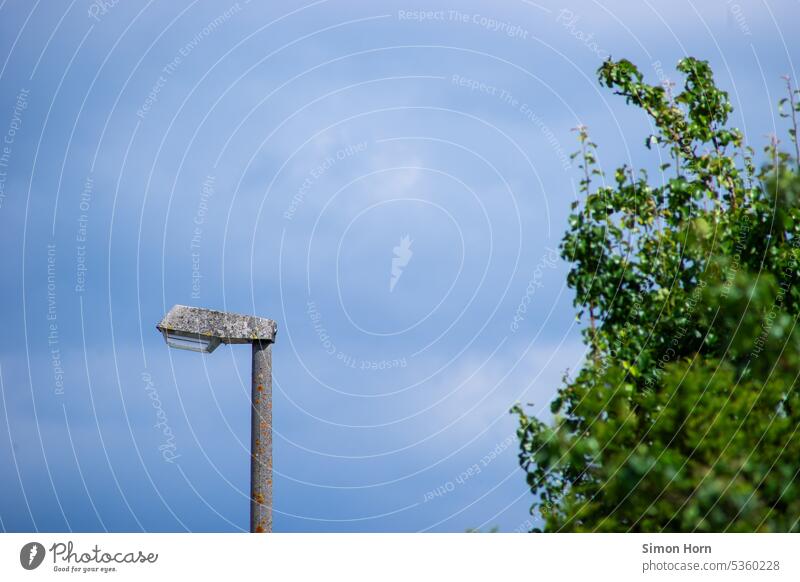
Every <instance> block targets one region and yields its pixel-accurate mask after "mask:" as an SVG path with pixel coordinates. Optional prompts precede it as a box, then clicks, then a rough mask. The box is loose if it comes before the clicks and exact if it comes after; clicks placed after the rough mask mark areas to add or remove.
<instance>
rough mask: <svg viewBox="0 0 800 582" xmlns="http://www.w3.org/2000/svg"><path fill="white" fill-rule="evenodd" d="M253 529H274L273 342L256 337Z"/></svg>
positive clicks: (254, 363) (254, 353)
mask: <svg viewBox="0 0 800 582" xmlns="http://www.w3.org/2000/svg"><path fill="white" fill-rule="evenodd" d="M250 422H251V426H250V431H251V435H250V531H251V532H254V533H269V532H271V531H272V342H270V341H261V340H255V341H253V387H252V416H251V421H250Z"/></svg>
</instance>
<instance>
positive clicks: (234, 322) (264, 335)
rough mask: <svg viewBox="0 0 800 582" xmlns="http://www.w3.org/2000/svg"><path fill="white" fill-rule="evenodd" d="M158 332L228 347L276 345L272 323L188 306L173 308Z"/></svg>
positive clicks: (251, 316) (160, 324) (273, 324)
mask: <svg viewBox="0 0 800 582" xmlns="http://www.w3.org/2000/svg"><path fill="white" fill-rule="evenodd" d="M156 328H157V329H158V330H159V331H160V332H162V333H169V332H177V333H178V334H183V335H188V336H198V337H204V336H205V337H216V338H219V339H220V341H221V342H222V343H225V344H246V343H252V342H254V341H256V340H261V341H268V342H273V341H275V333H276V332H277V325H276V323H275V322H274V321H272V320H271V319H266V318H263V317H255V316H253V315H239V314H237V313H226V312H224V311H215V310H213V309H201V308H199V307H187V306H186V305H175V306H173V308H172V309H170V310H169V313H167V314H166V315H165V316H164V319H162V320H161V322H160V323H159V324H158V325H157V326H156Z"/></svg>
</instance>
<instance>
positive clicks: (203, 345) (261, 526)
mask: <svg viewBox="0 0 800 582" xmlns="http://www.w3.org/2000/svg"><path fill="white" fill-rule="evenodd" d="M156 328H157V329H158V331H160V332H161V333H163V334H164V339H165V340H166V342H167V345H168V346H169V347H171V348H178V349H181V350H191V351H194V352H203V353H206V354H208V353H211V352H213V351H214V350H215V349H216V348H217V346H218V345H219V344H220V343H223V344H251V345H252V346H253V373H252V388H251V399H252V401H251V407H252V413H251V417H250V531H251V532H256V533H265V532H271V531H272V344H273V343H274V342H275V332H276V331H277V326H276V324H275V322H274V321H272V320H271V319H265V318H263V317H254V316H252V315H238V314H236V313H226V312H224V311H213V310H211V309H200V308H198V307H187V306H185V305H175V306H173V308H172V309H170V310H169V313H167V314H166V315H165V316H164V319H162V320H161V323H159V324H158V325H157V326H156Z"/></svg>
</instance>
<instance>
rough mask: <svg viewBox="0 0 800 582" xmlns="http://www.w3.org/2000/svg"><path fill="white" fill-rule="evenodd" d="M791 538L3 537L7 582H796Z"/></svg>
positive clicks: (1, 576)
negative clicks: (98, 581) (550, 581)
mask: <svg viewBox="0 0 800 582" xmlns="http://www.w3.org/2000/svg"><path fill="white" fill-rule="evenodd" d="M799 543H800V537H798V536H797V535H792V534H728V535H723V534H693V535H690V534H661V535H656V534H653V535H650V534H555V535H542V534H527V535H526V534H267V535H253V534H2V535H0V580H3V581H9V582H10V581H17V580H51V579H54V580H65V579H70V580H87V579H92V580H96V579H102V580H119V581H122V580H137V581H140V580H146V581H147V582H153V581H157V580H170V581H173V582H174V581H175V580H192V579H196V580H213V579H216V578H222V579H224V580H231V581H232V580H237V581H239V580H245V579H246V577H250V578H251V579H253V580H255V579H258V580H276V581H284V580H302V581H307V580H319V581H325V582H327V581H337V580H343V581H347V582H353V581H360V580H364V581H369V582H376V581H392V580H404V581H407V580H420V581H427V580H441V581H452V580H456V581H458V582H461V581H467V580H476V581H481V582H487V581H489V580H500V581H504V580H532V579H542V580H547V579H560V580H600V579H612V577H613V579H614V580H648V579H652V580H665V579H671V580H724V581H726V582H727V581H729V580H776V581H777V580H800V567H798V565H799V564H800V556H798V553H800V552H798V545H799Z"/></svg>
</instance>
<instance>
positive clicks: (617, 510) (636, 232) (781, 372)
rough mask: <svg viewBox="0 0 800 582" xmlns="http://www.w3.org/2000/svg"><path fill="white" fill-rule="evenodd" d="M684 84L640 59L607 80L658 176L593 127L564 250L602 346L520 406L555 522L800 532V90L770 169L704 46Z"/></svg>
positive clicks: (607, 71)
mask: <svg viewBox="0 0 800 582" xmlns="http://www.w3.org/2000/svg"><path fill="white" fill-rule="evenodd" d="M677 69H678V71H679V72H680V73H681V76H682V79H683V82H682V84H681V85H682V86H681V88H680V92H678V93H677V94H675V93H674V90H673V88H672V87H670V86H668V85H651V84H648V83H647V82H645V80H644V76H643V75H642V73H641V72H640V71H639V70H638V69H637V68H636V67H635V66H634V65H633V64H632V63H631V62H629V61H627V60H620V61H612V60H608V61H606V62H605V63H604V64H603V65H602V66H601V67H600V69H599V70H598V75H599V78H600V82H601V83H602V84H603V85H605V86H607V87H609V88H611V89H613V90H614V92H615V93H616V94H618V95H621V96H622V97H624V98H625V100H626V101H627V103H628V104H630V105H633V106H635V107H637V108H639V109H641V110H642V111H644V112H645V113H646V115H647V116H648V117H649V119H650V121H651V124H652V127H653V134H652V135H651V136H649V137H648V139H647V141H646V147H647V148H650V149H651V150H652V151H653V154H654V155H655V154H660V155H661V158H662V160H666V163H664V164H663V165H661V166H660V175H659V176H658V179H651V178H650V177H649V176H648V174H647V172H645V171H643V170H638V171H634V170H633V169H632V168H630V167H628V166H625V165H623V166H622V167H619V168H617V169H616V171H615V172H614V173H613V176H606V175H605V174H604V173H603V172H602V171H601V170H600V168H599V165H598V163H597V150H596V146H595V144H594V143H593V142H592V141H591V140H590V138H589V135H588V132H587V130H586V128H583V127H581V128H578V136H579V140H580V145H581V150H580V151H579V152H578V153H577V154H576V156H577V157H578V160H579V161H580V167H581V170H582V181H581V192H582V197H581V198H582V200H580V201H578V202H575V203H573V211H572V214H571V215H570V218H569V229H568V231H567V233H566V235H565V236H564V239H563V242H562V245H561V253H562V257H563V258H564V259H565V260H567V261H569V262H570V263H571V269H570V272H569V275H568V284H569V286H570V287H571V288H572V289H573V290H574V291H575V305H576V307H577V308H578V315H579V317H581V318H582V320H583V321H586V322H587V326H586V329H585V330H584V332H583V333H584V341H585V343H586V344H587V347H588V356H587V358H586V361H585V362H584V364H583V366H582V369H580V370H579V371H577V372H576V373H575V374H574V376H573V377H572V378H565V380H564V385H563V387H562V388H561V389H559V391H558V394H557V396H556V398H555V399H554V400H553V402H552V403H551V410H552V413H553V415H554V416H553V419H552V421H551V422H547V423H546V422H543V421H541V420H539V419H537V418H535V417H534V416H532V415H529V414H528V413H526V411H525V409H523V408H522V407H520V406H517V407H515V409H514V410H515V412H516V413H517V415H518V417H519V421H520V424H519V429H518V436H519V439H520V455H519V458H520V463H521V465H522V467H523V468H524V469H525V470H526V472H527V480H528V484H529V486H530V488H531V491H532V492H533V494H534V496H535V503H534V505H533V507H532V512H534V514H536V513H538V514H540V515H541V516H542V518H543V522H544V529H545V530H547V531H798V529H800V526H798V523H799V522H800V479H798V471H800V430H798V429H799V428H800V395H798V386H797V383H798V375H799V374H800V329H798V326H797V317H798V314H800V286H799V285H798V275H800V262H799V261H800V207H798V199H800V174H799V173H798V159H797V156H798V149H797V148H798V146H797V125H796V119H797V112H798V111H800V106H798V93H797V91H795V90H793V88H792V86H791V84H790V82H789V80H788V79H787V86H788V89H789V92H788V97H787V99H784V100H783V101H782V102H781V104H780V105H781V115H782V116H784V117H787V118H788V120H789V124H790V130H789V140H790V143H791V145H792V147H791V148H790V149H792V150H794V151H793V154H788V153H784V152H782V151H781V150H780V147H779V142H778V140H777V139H775V138H773V139H772V141H771V142H770V143H769V144H768V145H767V147H766V148H764V152H765V155H764V157H763V159H764V160H765V163H764V164H763V165H762V166H760V167H758V168H757V167H756V166H755V163H754V161H753V160H754V154H753V151H752V150H751V149H750V148H749V147H747V145H746V144H745V141H744V137H743V135H742V133H741V132H740V131H739V130H738V129H735V128H734V127H732V126H731V122H730V115H731V112H732V107H731V104H730V101H729V98H728V94H727V93H726V92H725V91H722V90H721V89H719V88H718V87H717V85H716V84H715V82H714V78H713V74H712V71H711V69H710V67H709V65H708V63H707V62H705V61H701V60H697V59H694V58H685V59H683V60H681V61H680V62H679V63H678V66H677Z"/></svg>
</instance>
